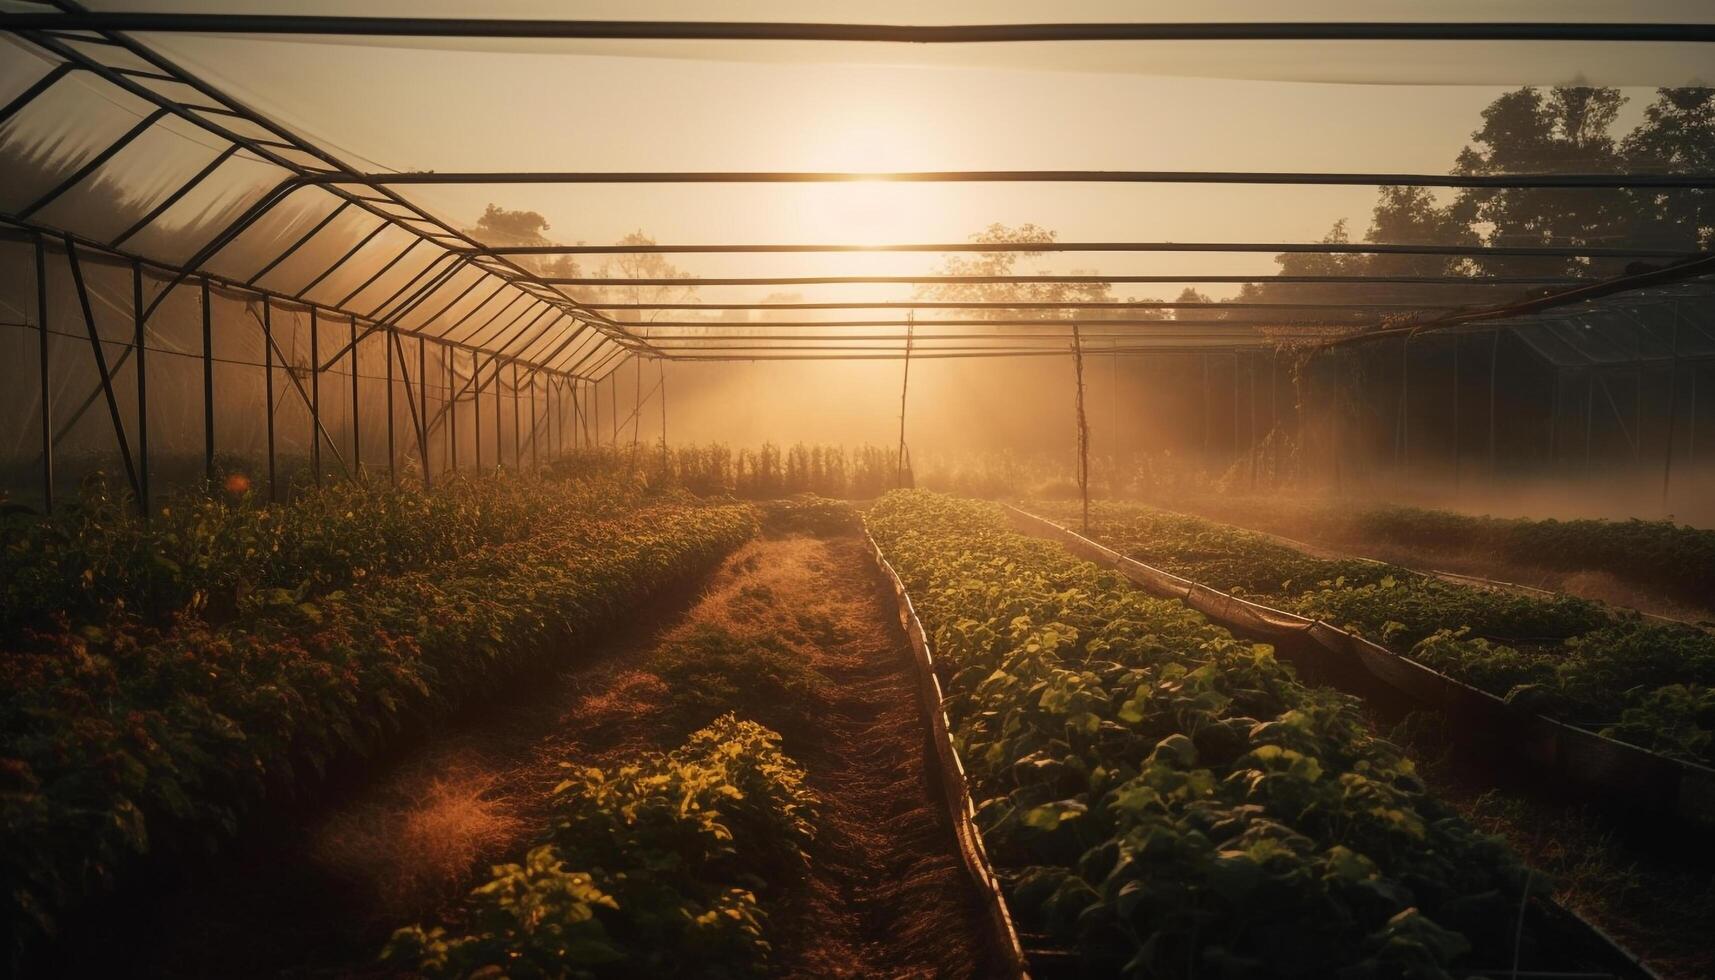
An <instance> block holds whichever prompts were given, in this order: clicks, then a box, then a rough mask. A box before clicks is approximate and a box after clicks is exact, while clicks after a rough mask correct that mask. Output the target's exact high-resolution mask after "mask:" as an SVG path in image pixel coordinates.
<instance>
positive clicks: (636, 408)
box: [631, 356, 643, 459]
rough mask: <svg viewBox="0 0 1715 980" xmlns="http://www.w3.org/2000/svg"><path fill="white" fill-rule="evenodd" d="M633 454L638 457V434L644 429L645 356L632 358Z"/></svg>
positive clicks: (633, 456)
mask: <svg viewBox="0 0 1715 980" xmlns="http://www.w3.org/2000/svg"><path fill="white" fill-rule="evenodd" d="M631 364H632V370H631V455H632V458H633V459H635V458H636V457H637V436H638V433H639V432H641V431H642V429H643V358H641V357H636V356H633V357H632V358H631Z"/></svg>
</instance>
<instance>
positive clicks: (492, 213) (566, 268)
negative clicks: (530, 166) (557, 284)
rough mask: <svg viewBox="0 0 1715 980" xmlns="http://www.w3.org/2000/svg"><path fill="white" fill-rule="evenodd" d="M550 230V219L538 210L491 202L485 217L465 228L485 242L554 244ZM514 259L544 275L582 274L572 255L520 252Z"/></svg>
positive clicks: (573, 276) (498, 243)
mask: <svg viewBox="0 0 1715 980" xmlns="http://www.w3.org/2000/svg"><path fill="white" fill-rule="evenodd" d="M547 231H548V219H547V218H544V217H542V215H541V214H540V213H539V212H536V211H509V210H507V209H506V208H503V207H500V206H499V205H495V204H490V205H489V206H488V207H487V208H486V209H484V210H483V212H482V217H480V218H478V219H477V220H476V227H475V228H467V229H465V234H467V235H469V236H470V237H471V238H474V239H476V240H477V241H479V242H481V243H483V244H484V245H494V246H506V245H552V244H553V242H552V241H550V240H549V239H548V236H547ZM515 261H517V263H518V264H519V265H520V266H522V267H524V268H526V269H530V270H531V271H533V272H535V273H536V274H537V275H540V276H543V277H545V278H550V279H577V278H579V276H580V271H579V268H578V262H577V259H576V257H574V256H571V255H556V256H552V257H546V258H542V257H537V256H528V255H521V256H516V257H515Z"/></svg>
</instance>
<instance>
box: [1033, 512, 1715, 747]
mask: <svg viewBox="0 0 1715 980" xmlns="http://www.w3.org/2000/svg"><path fill="white" fill-rule="evenodd" d="M1033 506H1034V505H1033ZM1040 510H1041V511H1045V512H1046V513H1047V514H1048V515H1049V516H1059V517H1062V518H1066V517H1070V515H1071V512H1070V510H1068V509H1067V508H1066V507H1064V505H1043V506H1042V507H1041V508H1040ZM1090 533H1091V535H1092V536H1093V537H1094V538H1095V539H1096V540H1098V541H1100V542H1102V543H1103V544H1106V545H1108V546H1109V547H1112V548H1114V549H1116V550H1118V551H1120V552H1122V553H1124V554H1126V555H1128V556H1129V557H1132V558H1135V559H1137V560H1138V561H1142V562H1145V563H1147V564H1150V565H1154V566H1156V567H1158V568H1162V569H1164V570H1166V571H1169V572H1173V573H1174V574H1176V575H1181V576H1184V577H1185V578H1189V579H1192V580H1194V581H1197V582H1201V583H1202V584H1204V585H1207V586H1210V587H1211V588H1216V589H1221V590H1225V591H1229V592H1232V593H1234V594H1240V595H1245V596H1248V597H1252V598H1257V599H1259V600H1261V601H1264V602H1266V603H1268V604H1270V605H1274V606H1276V607H1278V608H1282V609H1286V610H1289V611H1291V612H1296V613H1299V614H1301V615H1304V616H1308V617H1311V618H1314V619H1321V620H1325V621H1327V622H1330V623H1333V624H1335V625H1338V626H1343V627H1345V628H1347V629H1350V630H1352V631H1353V632H1356V633H1359V634H1362V635H1364V636H1366V637H1368V638H1370V639H1372V640H1375V641H1376V642H1378V643H1382V644H1383V645H1386V646H1388V647H1390V648H1392V649H1396V650H1399V651H1400V652H1402V653H1405V654H1406V655H1407V656H1410V657H1411V658H1413V659H1415V660H1417V661H1419V662H1421V663H1423V664H1425V665H1426V666H1429V667H1432V668H1434V669H1436V670H1439V671H1442V672H1443V673H1446V674H1449V675H1451V676H1452V677H1455V678H1457V679H1459V680H1461V681H1464V682H1465V683H1468V684H1471V685H1473V686H1475V687H1479V688H1482V689H1483V690H1486V691H1489V692H1490V693H1492V694H1495V695H1496V696H1498V697H1502V698H1505V699H1506V700H1508V701H1509V702H1513V703H1516V704H1519V705H1520V706H1522V707H1526V708H1529V709H1530V710H1533V711H1536V712H1539V713H1541V714H1545V715H1548V716H1549V717H1552V718H1556V719H1559V720H1562V721H1566V722H1569V723H1572V724H1577V725H1580V726H1583V727H1587V728H1592V729H1595V730H1597V731H1599V732H1601V733H1602V734H1604V735H1608V736H1610V737H1613V738H1617V739H1620V740H1622V741H1626V742H1630V743H1632V744H1634V745H1638V746H1641V747H1643V748H1646V749H1650V750H1653V751H1656V752H1661V753H1663V754H1666V755H1671V756H1674V757H1676V758H1681V759H1686V760H1690V761H1694V762H1702V763H1704V764H1715V635H1711V634H1709V633H1706V632H1704V631H1702V630H1698V629H1695V628H1692V627H1682V626H1676V625H1670V624H1660V623H1652V622H1649V621H1646V620H1644V619H1642V618H1641V617H1639V616H1637V615H1635V614H1629V613H1619V612H1616V611H1614V610H1611V609H1610V608H1608V607H1606V606H1603V605H1601V604H1599V603H1595V602H1590V601H1587V600H1584V599H1578V598H1574V597H1571V596H1564V595H1556V596H1552V597H1542V596H1535V595H1521V594H1515V593H1511V592H1503V591H1497V590H1494V589H1488V588H1481V587H1476V586H1468V585H1461V584H1458V583H1453V582H1448V581H1445V580H1443V579H1439V578H1436V577H1434V576H1429V575H1422V574H1419V573H1416V572H1413V571H1410V570H1408V569H1404V568H1400V567H1397V566H1393V565H1387V564H1381V563H1376V562H1368V561H1357V560H1325V559H1320V558H1315V557H1312V556H1309V555H1306V554H1304V553H1303V552H1300V551H1298V550H1296V549H1294V548H1290V547H1287V546H1285V545H1282V544H1278V543H1276V542H1273V541H1270V540H1268V539H1267V538H1265V537H1263V536H1261V535H1258V534H1254V533H1251V532H1248V531H1244V530H1241V529H1238V528H1234V527H1230V526H1228V525H1223V524H1218V523H1215V522H1213V521H1207V520H1203V519H1201V518H1197V517H1190V516H1186V515H1181V514H1175V513H1170V512H1164V511H1159V510H1154V509H1152V508H1149V507H1145V506H1142V505H1134V504H1098V505H1095V506H1093V507H1092V508H1091V513H1090Z"/></svg>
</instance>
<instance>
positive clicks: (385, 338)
mask: <svg viewBox="0 0 1715 980" xmlns="http://www.w3.org/2000/svg"><path fill="white" fill-rule="evenodd" d="M398 343H399V334H398V333H397V332H395V331H394V329H393V328H392V327H388V328H387V332H386V333H385V334H383V335H382V337H381V347H382V350H383V352H384V353H385V354H386V355H387V485H388V486H394V487H396V486H398V485H399V467H398V465H397V460H396V459H395V457H394V446H393V348H394V346H395V345H396V344H398ZM423 466H424V468H425V469H427V468H428V460H424V461H423Z"/></svg>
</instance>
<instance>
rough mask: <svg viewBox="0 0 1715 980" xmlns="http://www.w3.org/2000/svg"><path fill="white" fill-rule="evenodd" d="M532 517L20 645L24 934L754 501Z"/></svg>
mask: <svg viewBox="0 0 1715 980" xmlns="http://www.w3.org/2000/svg"><path fill="white" fill-rule="evenodd" d="M573 495H574V496H576V494H575V493H574V494H573ZM531 530H532V531H533V533H532V534H530V535H529V536H528V537H525V538H522V539H519V540H512V541H507V542H504V543H501V544H495V545H490V546H487V547H478V548H475V549H473V550H470V551H468V552H466V553H464V554H462V555H460V556H458V557H456V558H454V559H451V560H448V561H445V562H440V563H437V564H432V565H429V566H427V567H425V568H421V569H418V570H415V571H409V572H402V573H399V574H396V575H391V576H376V577H367V578H365V579H364V581H363V583H362V585H361V586H360V587H356V588H350V589H335V590H332V591H327V592H323V593H321V594H319V595H309V594H307V593H306V591H305V590H304V589H303V588H300V589H296V590H288V589H285V588H271V589H263V590H260V591H256V592H252V593H250V594H248V595H247V596H246V597H245V598H244V599H243V601H242V602H240V603H239V606H238V608H237V609H236V611H235V614H234V616H233V618H232V619H231V620H230V621H228V622H226V623H223V624H221V625H210V624H208V623H206V622H204V621H203V620H201V619H198V618H194V617H183V618H179V619H178V620H176V621H175V622H174V623H172V624H171V625H169V626H166V627H159V628H158V627H155V626H152V625H150V624H148V623H147V622H144V621H141V620H125V621H120V622H110V623H108V624H107V625H105V626H103V627H101V628H95V627H85V628H83V629H80V630H60V631H54V632H51V633H43V634H38V635H35V636H34V637H33V642H32V644H31V646H30V648H29V649H27V650H24V651H19V652H14V653H10V654H9V655H8V656H6V657H5V658H4V661H3V662H0V678H3V680H0V684H3V686H4V690H5V692H6V696H5V698H4V701H3V702H0V826H3V827H4V830H5V836H6V838H7V846H6V848H5V849H4V852H3V856H0V861H3V866H0V876H3V877H4V878H5V880H6V881H7V882H8V883H9V884H10V887H9V889H8V892H7V896H6V905H5V907H4V913H3V914H4V916H5V918H6V919H7V920H9V921H8V923H7V924H8V926H9V934H10V935H12V936H14V937H18V939H17V942H18V943H19V944H22V943H23V942H24V941H25V940H27V939H28V938H29V937H30V936H31V935H33V934H35V933H38V932H39V931H41V930H43V929H49V930H51V929H52V928H53V926H54V920H55V918H56V916H57V915H58V914H59V913H60V912H61V911H62V910H64V909H66V908H67V907H68V906H71V905H73V904H75V903H76V902H78V901H79V900H80V899H82V898H85V897H87V896H89V895H90V894H91V893H92V892H98V891H100V890H102V889H104V888H105V887H107V886H108V885H110V884H111V882H112V881H113V880H114V879H115V878H116V877H118V876H122V874H123V872H124V870H125V868H126V867H127V866H128V865H131V864H134V863H135V862H136V861H137V859H138V858H139V857H140V856H141V855H143V854H146V853H150V852H156V853H159V852H161V851H163V850H168V851H174V852H177V851H181V850H182V851H197V850H206V849H208V848H210V847H213V846H216V845H218V844H219V842H220V841H221V840H222V839H223V838H224V837H225V836H227V835H228V834H230V833H231V832H233V831H234V830H235V829H236V828H237V827H238V825H239V823H240V821H241V819H242V818H243V817H244V815H245V813H246V812H247V811H250V810H252V809H254V808H255V807H257V806H258V805H260V804H261V803H262V802H263V801H265V800H270V799H280V798H284V797H290V796H291V795H293V794H296V793H301V792H303V791H304V790H306V789H309V788H310V787H311V786H313V784H314V781H315V777H316V776H317V775H318V774H319V773H320V772H322V771H323V770H324V769H325V768H326V767H327V766H329V765H331V764H334V763H336V762H342V761H347V760H353V759H356V758H358V757H361V756H362V755H364V754H366V753H369V752H372V751H373V750H375V749H376V748H377V747H379V746H381V745H383V744H385V743H386V742H387V741H388V740H389V739H390V738H392V737H393V736H395V735H396V734H397V733H398V732H399V731H400V730H401V729H402V728H404V727H406V726H408V725H422V724H425V723H427V722H429V721H432V720H433V719H436V718H440V717H444V716H446V715H447V714H448V713H449V712H450V711H452V710H453V709H455V708H457V707H458V706H459V705H461V704H463V703H468V702H469V701H470V700H472V699H473V698H475V697H477V696H479V695H480V694H481V693H483V692H484V691H486V690H491V689H492V688H493V686H494V685H495V683H496V682H497V681H498V680H499V679H501V678H503V677H504V676H506V674H507V673H508V672H509V671H511V670H514V669H516V668H518V667H520V666H522V665H524V664H526V663H528V662H530V661H532V660H535V659H540V658H543V657H545V656H553V655H556V654H564V652H565V651H564V649H563V647H564V645H565V644H566V643H567V642H568V641H571V640H574V639H577V638H579V637H580V636H585V635H587V634H588V633H589V631H590V630H591V629H592V628H593V627H596V626H598V625H600V624H602V623H604V622H607V621H611V620H612V619H613V618H615V617H616V616H618V615H620V614H621V613H622V612H623V611H624V610H625V609H626V608H627V606H628V605H629V604H631V603H633V602H635V601H637V600H639V599H641V598H642V597H644V596H645V595H647V594H648V593H650V592H651V591H653V590H655V589H657V588H659V587H660V586H662V585H663V584H666V583H668V582H671V581H675V580H678V579H681V578H683V577H684V576H686V575H689V574H694V573H696V572H697V571H699V570H701V569H703V568H706V567H708V566H709V565H711V564H712V563H713V562H715V561H717V560H718V559H719V558H720V557H721V556H723V555H725V554H726V553H727V552H728V551H730V550H731V549H732V548H733V547H735V546H737V545H738V544H739V543H740V542H742V541H743V540H745V539H747V538H748V537H750V536H751V535H752V534H754V533H755V530H756V515H755V513H754V511H753V510H752V509H751V508H750V507H748V506H744V505H701V504H697V503H695V502H692V501H690V500H688V499H683V498H679V497H669V498H662V499H654V500H650V501H646V502H643V503H642V504H641V505H638V506H634V507H633V508H632V509H631V510H629V511H626V512H623V513H620V514H617V515H610V516H606V517H591V518H583V517H578V516H576V515H574V514H570V513H566V512H564V511H562V510H559V509H555V510H552V511H550V512H549V514H547V515H544V516H542V517H540V518H539V519H537V520H536V521H534V522H533V523H532V525H531ZM17 952H18V950H17V949H14V954H15V955H16V953H17Z"/></svg>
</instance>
